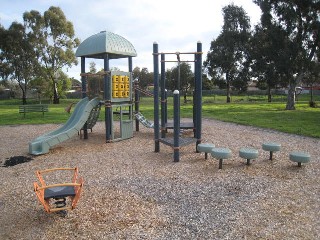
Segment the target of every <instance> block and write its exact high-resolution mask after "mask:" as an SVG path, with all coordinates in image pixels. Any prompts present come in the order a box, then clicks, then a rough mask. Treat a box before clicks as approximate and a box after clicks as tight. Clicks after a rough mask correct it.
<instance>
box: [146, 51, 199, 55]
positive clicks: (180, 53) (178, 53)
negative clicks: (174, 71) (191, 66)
mask: <svg viewBox="0 0 320 240" xmlns="http://www.w3.org/2000/svg"><path fill="white" fill-rule="evenodd" d="M152 54H153V55H161V54H174V55H182V54H203V52H161V53H152Z"/></svg>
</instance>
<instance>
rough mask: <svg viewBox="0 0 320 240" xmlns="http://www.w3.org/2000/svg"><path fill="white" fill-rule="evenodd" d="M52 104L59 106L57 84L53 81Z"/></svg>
mask: <svg viewBox="0 0 320 240" xmlns="http://www.w3.org/2000/svg"><path fill="white" fill-rule="evenodd" d="M53 104H59V94H58V89H57V83H56V82H55V81H53Z"/></svg>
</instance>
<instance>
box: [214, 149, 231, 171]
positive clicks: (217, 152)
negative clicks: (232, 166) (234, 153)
mask: <svg viewBox="0 0 320 240" xmlns="http://www.w3.org/2000/svg"><path fill="white" fill-rule="evenodd" d="M211 156H212V157H214V158H217V159H219V169H222V161H223V159H228V158H230V157H231V150H230V149H229V148H212V150H211Z"/></svg>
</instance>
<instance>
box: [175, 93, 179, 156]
mask: <svg viewBox="0 0 320 240" xmlns="http://www.w3.org/2000/svg"><path fill="white" fill-rule="evenodd" d="M173 115H174V118H173V129H174V130H173V161H174V162H179V158H180V152H179V151H180V141H179V137H180V136H179V135H180V94H179V90H174V92H173Z"/></svg>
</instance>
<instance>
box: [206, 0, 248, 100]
mask: <svg viewBox="0 0 320 240" xmlns="http://www.w3.org/2000/svg"><path fill="white" fill-rule="evenodd" d="M222 12H223V16H224V24H223V27H222V31H221V33H220V35H219V36H218V37H217V38H216V39H214V40H213V41H212V42H211V47H210V50H209V52H208V54H207V59H206V61H205V62H204V67H205V68H206V69H207V71H208V74H209V75H210V76H211V77H212V78H213V79H214V82H215V84H217V85H220V86H221V85H225V86H226V88H227V102H230V101H231V98H230V90H231V86H233V87H234V88H236V89H238V90H240V91H244V90H246V87H247V81H248V80H249V75H248V74H249V65H248V40H249V37H250V18H249V17H248V16H247V13H246V12H245V11H244V9H243V8H242V7H238V6H235V5H234V4H230V5H228V6H226V7H224V8H223V9H222Z"/></svg>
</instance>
